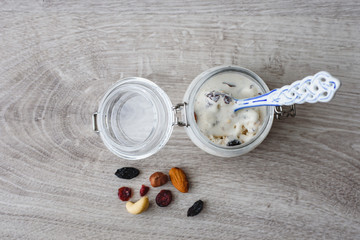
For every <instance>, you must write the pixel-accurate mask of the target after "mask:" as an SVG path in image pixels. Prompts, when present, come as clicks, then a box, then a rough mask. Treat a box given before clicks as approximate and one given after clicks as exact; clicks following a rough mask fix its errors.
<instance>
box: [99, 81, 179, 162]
mask: <svg viewBox="0 0 360 240" xmlns="http://www.w3.org/2000/svg"><path fill="white" fill-rule="evenodd" d="M173 122H174V115H173V110H172V104H171V101H170V99H169V97H168V96H167V95H166V93H165V92H164V91H163V90H162V89H161V88H159V87H158V86H157V85H156V84H155V83H153V82H151V81H149V80H147V79H144V78H138V77H131V78H125V79H122V80H120V81H118V82H117V83H116V84H114V85H113V86H112V87H111V88H110V89H109V90H108V91H107V92H106V93H105V96H104V97H103V99H102V100H101V102H100V105H99V109H98V112H97V114H95V115H94V126H95V128H97V131H98V132H99V133H100V136H101V138H102V140H103V142H104V144H105V145H106V146H107V147H108V148H109V149H110V151H112V152H113V153H115V154H116V155H118V156H119V157H122V158H125V159H130V160H136V159H142V158H146V157H149V156H151V155H153V154H154V153H156V152H157V151H159V150H160V149H161V148H162V147H163V146H164V145H165V144H166V143H167V141H168V140H169V138H170V135H171V133H172V129H173V126H172V124H173Z"/></svg>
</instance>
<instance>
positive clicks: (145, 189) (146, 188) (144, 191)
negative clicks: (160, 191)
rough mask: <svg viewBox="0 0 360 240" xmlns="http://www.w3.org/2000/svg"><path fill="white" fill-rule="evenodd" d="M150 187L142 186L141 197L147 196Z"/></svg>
mask: <svg viewBox="0 0 360 240" xmlns="http://www.w3.org/2000/svg"><path fill="white" fill-rule="evenodd" d="M149 189H150V188H149V187H148V186H145V185H142V186H141V189H140V196H141V197H143V196H145V195H146V194H147V192H148V191H149Z"/></svg>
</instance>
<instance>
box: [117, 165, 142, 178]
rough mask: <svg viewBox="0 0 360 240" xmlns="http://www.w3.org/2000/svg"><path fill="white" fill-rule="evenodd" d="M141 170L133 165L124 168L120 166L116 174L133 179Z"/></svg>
mask: <svg viewBox="0 0 360 240" xmlns="http://www.w3.org/2000/svg"><path fill="white" fill-rule="evenodd" d="M139 173H140V171H139V170H138V169H136V168H133V167H123V168H119V169H118V170H117V171H116V173H115V175H116V176H118V177H119V178H124V179H132V178H134V177H136V176H137V175H139Z"/></svg>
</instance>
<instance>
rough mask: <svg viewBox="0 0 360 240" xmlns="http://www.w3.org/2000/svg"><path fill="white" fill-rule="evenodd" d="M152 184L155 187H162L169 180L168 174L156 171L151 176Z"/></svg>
mask: <svg viewBox="0 0 360 240" xmlns="http://www.w3.org/2000/svg"><path fill="white" fill-rule="evenodd" d="M149 180H150V183H151V186H153V187H160V186H162V185H164V184H165V183H167V182H168V180H169V178H168V176H167V175H166V174H164V173H162V172H155V173H153V174H152V175H151V176H150V178H149Z"/></svg>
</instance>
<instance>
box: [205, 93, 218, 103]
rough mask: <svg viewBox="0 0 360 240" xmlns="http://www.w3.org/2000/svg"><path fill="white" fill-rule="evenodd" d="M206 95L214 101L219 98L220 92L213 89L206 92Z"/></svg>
mask: <svg viewBox="0 0 360 240" xmlns="http://www.w3.org/2000/svg"><path fill="white" fill-rule="evenodd" d="M206 96H207V97H208V98H210V99H211V100H213V101H214V102H217V101H219V98H220V94H219V93H216V92H215V91H212V92H209V93H208V94H206Z"/></svg>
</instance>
